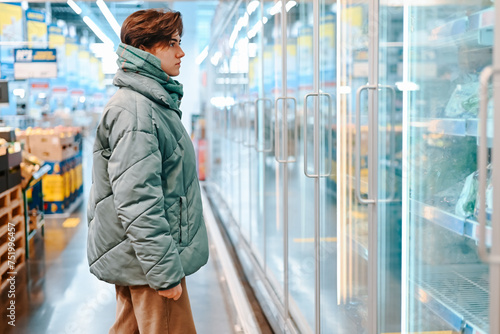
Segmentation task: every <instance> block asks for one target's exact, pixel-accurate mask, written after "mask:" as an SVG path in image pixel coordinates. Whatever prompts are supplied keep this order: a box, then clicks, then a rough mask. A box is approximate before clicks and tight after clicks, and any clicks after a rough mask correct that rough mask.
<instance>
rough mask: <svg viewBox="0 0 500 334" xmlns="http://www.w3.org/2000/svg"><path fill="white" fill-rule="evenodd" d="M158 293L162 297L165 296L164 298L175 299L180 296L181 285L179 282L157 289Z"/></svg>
mask: <svg viewBox="0 0 500 334" xmlns="http://www.w3.org/2000/svg"><path fill="white" fill-rule="evenodd" d="M158 294H159V295H160V296H162V297H165V298H170V299H173V300H177V299H179V298H181V295H182V286H181V285H180V284H179V285H176V286H174V287H173V288H171V289H168V290H161V291H158Z"/></svg>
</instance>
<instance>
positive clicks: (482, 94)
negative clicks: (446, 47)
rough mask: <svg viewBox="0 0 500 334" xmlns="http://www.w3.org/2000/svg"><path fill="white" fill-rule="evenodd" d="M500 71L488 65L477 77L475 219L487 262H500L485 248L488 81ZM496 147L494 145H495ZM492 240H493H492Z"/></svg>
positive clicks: (482, 250) (481, 250)
mask: <svg viewBox="0 0 500 334" xmlns="http://www.w3.org/2000/svg"><path fill="white" fill-rule="evenodd" d="M498 73H500V70H496V69H493V67H491V66H488V67H486V68H485V69H484V70H483V71H482V72H481V76H480V79H479V83H480V86H479V124H478V126H479V129H478V132H477V134H478V136H479V148H478V152H477V154H478V160H479V203H480V205H481V206H480V207H479V212H478V217H477V220H478V222H479V245H478V251H479V256H480V257H481V260H483V261H484V262H488V263H496V264H498V263H500V257H499V256H496V257H495V256H492V255H491V254H489V253H488V251H487V250H486V174H487V172H486V173H485V171H486V169H487V166H486V165H487V161H486V160H487V157H486V155H487V152H486V151H487V146H488V144H487V136H488V133H487V131H486V129H487V121H488V83H489V81H490V78H491V77H492V76H493V75H495V74H498ZM495 148H496V147H495ZM492 242H493V240H492Z"/></svg>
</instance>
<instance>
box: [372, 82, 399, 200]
mask: <svg viewBox="0 0 500 334" xmlns="http://www.w3.org/2000/svg"><path fill="white" fill-rule="evenodd" d="M378 87H379V88H385V89H388V90H389V91H390V92H391V96H392V98H391V118H390V122H391V132H390V135H389V141H390V153H389V154H390V155H389V156H390V162H391V169H390V173H391V175H394V177H395V176H396V164H395V163H393V162H395V161H396V131H395V129H394V124H395V123H396V122H395V120H396V90H395V89H394V87H392V86H387V85H379V86H378ZM376 128H378V127H376ZM395 198H396V189H395V187H394V184H393V185H392V187H391V192H390V195H389V197H388V198H386V199H382V200H379V202H382V203H388V202H393V201H394V200H395Z"/></svg>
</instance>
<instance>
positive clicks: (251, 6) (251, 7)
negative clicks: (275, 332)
mask: <svg viewBox="0 0 500 334" xmlns="http://www.w3.org/2000/svg"><path fill="white" fill-rule="evenodd" d="M259 5H260V2H259V1H258V0H253V1H252V2H250V3H249V4H248V6H247V13H248V15H252V13H253V12H255V10H256V9H257V8H259Z"/></svg>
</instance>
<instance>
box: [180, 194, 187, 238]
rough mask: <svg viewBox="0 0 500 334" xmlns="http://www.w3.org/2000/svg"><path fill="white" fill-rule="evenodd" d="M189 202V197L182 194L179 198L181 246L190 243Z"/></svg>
mask: <svg viewBox="0 0 500 334" xmlns="http://www.w3.org/2000/svg"><path fill="white" fill-rule="evenodd" d="M187 204H188V203H187V198H186V197H185V196H181V197H180V198H179V245H181V246H187V245H188V244H189V227H188V207H187V206H188V205H187Z"/></svg>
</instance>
